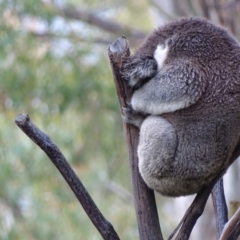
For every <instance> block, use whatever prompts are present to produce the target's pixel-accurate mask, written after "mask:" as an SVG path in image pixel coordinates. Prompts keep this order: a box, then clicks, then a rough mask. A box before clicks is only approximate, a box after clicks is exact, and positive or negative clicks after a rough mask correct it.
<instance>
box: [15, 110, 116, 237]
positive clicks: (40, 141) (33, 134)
mask: <svg viewBox="0 0 240 240" xmlns="http://www.w3.org/2000/svg"><path fill="white" fill-rule="evenodd" d="M15 122H16V124H17V126H18V127H19V128H20V129H21V130H22V131H23V132H24V133H25V134H26V135H27V136H28V137H29V138H31V139H32V140H33V142H35V143H36V144H37V145H38V146H39V147H40V148H41V149H42V150H43V151H44V152H45V153H46V154H47V156H48V157H49V158H50V159H51V161H52V162H53V164H54V165H55V166H56V168H57V169H58V170H59V172H60V173H61V174H62V176H63V177H64V179H65V180H66V182H67V183H68V185H69V186H70V188H71V189H72V191H73V192H74V193H75V195H76V197H77V199H78V200H79V202H80V203H81V205H82V207H83V208H84V210H85V211H86V213H87V215H88V216H89V218H90V219H91V221H92V222H93V224H94V225H95V227H96V228H97V229H98V231H99V232H100V234H101V235H102V237H103V238H104V239H106V240H119V237H118V235H117V233H116V232H115V230H114V228H113V226H112V225H111V224H110V223H109V222H108V221H107V220H106V219H105V218H104V216H103V215H102V213H101V212H100V211H99V209H98V208H97V206H96V204H95V203H94V201H93V200H92V198H91V197H90V195H89V193H88V192H87V190H86V189H85V187H84V186H83V184H82V182H81V181H80V180H79V178H78V176H77V175H76V173H75V172H74V171H73V169H72V168H71V167H70V165H69V164H68V162H67V160H66V159H65V157H64V156H63V154H62V153H61V151H60V150H59V149H58V147H57V146H56V145H55V144H54V143H53V142H52V140H51V139H50V138H49V137H48V136H47V135H46V134H45V133H44V132H42V131H41V130H40V129H39V128H38V127H36V126H35V125H34V124H33V123H32V122H31V120H30V118H29V116H28V115H26V114H20V115H18V116H17V118H16V119H15Z"/></svg>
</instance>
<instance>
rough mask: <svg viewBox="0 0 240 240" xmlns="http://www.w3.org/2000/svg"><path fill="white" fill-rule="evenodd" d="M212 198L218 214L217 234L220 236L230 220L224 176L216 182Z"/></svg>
mask: <svg viewBox="0 0 240 240" xmlns="http://www.w3.org/2000/svg"><path fill="white" fill-rule="evenodd" d="M212 200H213V206H214V211H215V216H216V217H215V218H216V225H217V235H218V238H219V237H220V235H221V233H222V230H223V228H224V226H225V224H226V222H227V221H228V208H227V203H226V199H225V195H224V188H223V178H222V179H220V180H219V181H218V182H217V183H216V184H215V186H214V188H213V190H212Z"/></svg>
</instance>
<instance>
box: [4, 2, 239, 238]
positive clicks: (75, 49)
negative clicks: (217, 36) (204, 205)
mask: <svg viewBox="0 0 240 240" xmlns="http://www.w3.org/2000/svg"><path fill="white" fill-rule="evenodd" d="M161 2H164V1H157V0H150V1H145V0H139V1H126V0H125V1H122V0H115V1H110V0H103V1H98V0H90V1H86V0H39V1H29V0H0V164H1V165H0V239H3V240H10V239H11V240H18V239H31V240H33V239H38V240H41V239H42V240H46V239H52V240H63V239H68V240H71V239H91V240H94V239H96V240H97V239H102V238H101V237H100V235H99V233H98V232H97V230H95V228H94V226H93V225H92V223H91V222H90V220H89V219H88V217H87V216H86V214H85V212H84V211H83V210H82V208H81V206H80V205H79V203H78V201H77V200H76V198H75V196H74V195H73V194H72V192H71V190H70V189H69V187H68V186H67V184H66V183H65V182H64V180H63V179H62V177H61V176H60V174H59V173H58V172H57V170H56V169H55V168H54V166H53V165H52V163H51V162H50V161H49V160H48V158H47V157H46V155H45V154H44V153H43V152H42V151H41V150H40V149H39V148H38V147H37V146H36V145H35V144H34V143H33V142H31V141H30V140H29V139H28V138H27V137H26V136H25V135H24V134H23V133H22V132H21V131H20V130H19V129H18V128H17V127H16V126H15V124H14V119H15V117H16V116H17V114H19V113H28V114H29V115H30V117H31V119H32V120H33V121H34V122H35V123H36V124H37V125H38V126H39V127H40V128H41V129H42V130H43V131H44V132H46V133H47V134H48V135H49V136H50V137H51V138H52V140H53V141H54V142H55V143H56V144H57V145H58V147H59V148H60V149H61V150H62V152H63V153H64V155H65V157H66V158H67V159H68V161H69V162H70V164H71V166H72V167H73V168H74V170H75V171H76V172H77V174H78V176H79V177H80V179H81V180H82V182H83V183H84V185H85V187H86V188H87V190H88V191H89V193H90V195H91V196H92V198H93V199H94V201H95V202H96V204H97V205H98V207H99V208H100V210H101V211H102V212H103V214H104V215H105V216H106V218H107V219H108V220H109V221H110V222H111V223H112V224H113V226H114V227H115V229H116V231H117V232H118V234H119V236H120V238H121V239H125V240H127V239H137V238H138V231H137V223H136V218H135V212H134V204H133V198H132V194H131V191H132V189H131V177H130V171H129V168H128V160H127V149H126V144H125V137H124V131H123V127H122V121H121V116H120V112H119V106H118V101H117V97H116V93H115V87H114V83H113V80H112V75H111V69H110V65H109V60H108V56H107V46H108V44H110V43H111V42H112V41H114V40H115V39H116V38H117V37H119V36H122V35H125V36H126V37H127V38H128V39H129V42H130V45H131V46H132V47H133V48H134V47H136V46H137V45H139V44H140V42H142V40H143V39H144V37H145V36H146V34H147V33H148V32H150V31H151V30H152V29H153V28H154V27H156V26H157V25H159V24H162V23H164V22H167V21H169V20H172V19H175V18H178V17H179V16H195V15H199V16H205V17H208V18H211V16H212V15H211V11H214V9H213V10H211V8H210V6H209V9H210V10H209V12H206V11H204V8H203V7H202V5H201V2H204V1H179V0H178V1H177V0H176V1H174V0H173V1H165V3H161ZM220 2H221V1H220ZM227 2H228V1H227ZM225 3H226V2H225ZM216 9H217V8H216ZM216 9H215V11H217V10H216ZM236 10H239V8H236V7H235V8H234V10H233V11H236ZM213 16H215V15H214V14H213ZM237 16H238V15H237ZM221 19H222V18H220V17H219V18H218V20H219V21H220V23H222V24H223V22H221ZM214 20H216V19H214ZM234 21H237V20H234ZM227 24H228V22H226V24H225V25H227ZM231 26H233V24H231ZM231 30H232V31H233V32H234V29H231ZM235 33H237V30H236V32H235ZM157 198H158V199H159V198H160V197H159V196H157ZM169 201H170V200H169V199H164V200H162V199H161V201H160V202H161V207H159V211H160V212H161V217H162V218H163V219H164V221H162V222H161V223H162V225H161V226H162V228H163V232H164V235H166V234H167V235H168V234H169V233H170V231H171V229H172V228H173V226H174V225H175V224H176V219H175V218H176V217H175V215H174V207H173V203H172V202H170V204H169ZM171 201H173V200H171ZM162 209H163V210H164V211H163V212H162ZM195 239H196V238H195ZM209 239H210V238H209Z"/></svg>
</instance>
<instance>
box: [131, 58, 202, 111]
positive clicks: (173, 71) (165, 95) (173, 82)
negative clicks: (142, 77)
mask: <svg viewBox="0 0 240 240" xmlns="http://www.w3.org/2000/svg"><path fill="white" fill-rule="evenodd" d="M202 74H203V73H201V72H200V71H199V70H197V68H196V66H195V65H194V64H193V63H191V62H184V61H182V62H180V61H179V62H175V63H174V64H171V65H169V66H164V67H163V69H161V70H160V71H159V72H158V73H157V75H155V76H154V77H153V78H152V79H151V80H149V81H148V82H147V83H145V84H144V85H143V86H142V87H141V88H139V89H138V90H136V91H135V92H134V93H133V96H132V99H131V105H132V108H133V109H134V110H135V111H137V112H140V113H143V114H151V115H160V114H162V113H168V112H174V111H176V110H178V109H183V108H187V107H189V106H190V105H192V104H194V103H196V102H197V101H198V99H199V98H200V97H201V96H202V94H203V92H204V91H205V88H206V81H205V77H203V75H202Z"/></svg>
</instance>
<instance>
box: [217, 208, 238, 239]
mask: <svg viewBox="0 0 240 240" xmlns="http://www.w3.org/2000/svg"><path fill="white" fill-rule="evenodd" d="M239 236H240V208H238V210H237V211H236V213H235V214H234V215H233V216H232V218H231V219H230V220H229V222H228V223H227V224H226V226H225V227H224V229H223V232H222V235H221V237H220V238H219V240H229V239H231V240H237V239H238V237H239Z"/></svg>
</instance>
